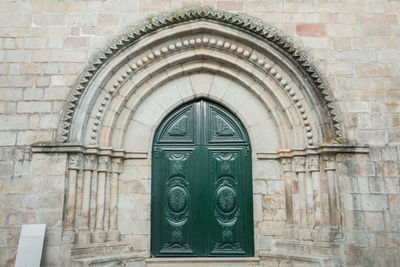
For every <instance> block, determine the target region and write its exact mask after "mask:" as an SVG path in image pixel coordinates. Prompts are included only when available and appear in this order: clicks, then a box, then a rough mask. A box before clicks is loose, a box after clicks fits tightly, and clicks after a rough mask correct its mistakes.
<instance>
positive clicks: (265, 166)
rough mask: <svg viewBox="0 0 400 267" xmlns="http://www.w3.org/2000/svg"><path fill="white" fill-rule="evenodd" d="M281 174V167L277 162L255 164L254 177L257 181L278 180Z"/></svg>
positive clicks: (257, 162) (263, 161)
mask: <svg viewBox="0 0 400 267" xmlns="http://www.w3.org/2000/svg"><path fill="white" fill-rule="evenodd" d="M279 174H280V165H279V162H278V161H276V160H257V161H255V162H254V163H253V176H254V177H255V178H257V179H260V178H266V179H276V178H277V177H279Z"/></svg>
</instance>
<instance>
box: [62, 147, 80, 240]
mask: <svg viewBox="0 0 400 267" xmlns="http://www.w3.org/2000/svg"><path fill="white" fill-rule="evenodd" d="M68 157H69V159H68V181H67V190H66V191H67V193H66V199H65V227H64V234H63V240H64V241H69V242H71V243H74V242H75V235H76V232H75V207H76V206H75V205H76V188H77V178H78V173H79V171H80V170H81V169H82V155H81V154H78V153H73V154H69V155H68Z"/></svg>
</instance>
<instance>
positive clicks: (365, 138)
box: [0, 0, 400, 266]
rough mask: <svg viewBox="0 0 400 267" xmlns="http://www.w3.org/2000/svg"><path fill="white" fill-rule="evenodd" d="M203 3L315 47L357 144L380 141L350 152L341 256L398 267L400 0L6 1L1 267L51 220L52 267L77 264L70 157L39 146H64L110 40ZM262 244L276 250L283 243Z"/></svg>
mask: <svg viewBox="0 0 400 267" xmlns="http://www.w3.org/2000/svg"><path fill="white" fill-rule="evenodd" d="M191 6H210V7H213V8H217V9H220V10H227V11H231V12H237V13H244V14H247V15H251V16H254V17H256V18H259V19H260V20H262V21H263V22H266V23H269V24H271V25H273V26H275V27H277V28H279V29H281V30H282V31H283V32H285V33H286V34H287V35H289V36H290V37H291V38H292V39H294V40H295V41H296V42H297V44H299V45H302V46H304V48H305V49H306V50H307V51H308V53H309V55H310V57H311V58H313V59H314V61H315V63H316V64H317V66H318V67H319V71H320V72H321V73H322V74H324V76H325V78H326V80H327V81H328V82H329V85H330V87H331V90H332V92H333V94H334V96H335V98H336V99H337V105H338V106H339V110H340V112H341V118H342V119H343V125H344V129H345V131H346V135H347V141H348V142H349V143H350V144H369V145H370V153H369V155H352V156H349V155H347V154H339V155H338V156H337V159H336V160H337V179H338V191H339V192H340V199H341V205H342V210H341V211H342V212H341V218H342V224H343V238H342V245H341V247H340V249H338V256H340V258H343V259H344V262H345V263H346V264H347V266H398V265H399V264H400V254H399V253H400V251H399V244H400V232H399V231H400V230H399V227H400V221H399V220H400V181H399V172H400V164H399V163H400V161H399V159H400V115H399V114H400V112H399V111H400V63H399V54H400V49H399V46H400V39H399V37H400V25H399V20H400V15H399V14H400V2H399V1H396V0H393V1H390V0H375V1H373V0H371V1H361V0H347V1H329V0H314V1H311V0H305V1H301V0H268V1H196V0H193V1H184V0H177V1H161V0H158V1H145V0H141V1H139V0H138V1H128V0H126V1H41V0H32V1H6V0H4V1H1V2H0V27H1V30H0V36H1V41H0V48H1V51H0V59H1V61H2V62H3V64H1V65H0V75H1V76H0V122H1V123H0V125H1V126H0V146H1V147H0V265H6V266H7V265H12V263H13V262H14V259H15V253H16V248H17V242H18V236H19V231H20V225H21V224H24V223H46V224H47V236H46V242H45V250H44V256H43V261H42V263H43V264H44V265H49V266H54V265H59V264H61V262H62V259H63V258H62V257H66V258H68V255H65V252H64V251H63V247H62V242H61V240H62V236H61V235H62V229H63V216H64V213H63V208H64V205H65V204H64V203H65V201H64V198H65V196H64V190H65V181H66V180H65V177H66V166H67V158H66V156H65V155H64V154H57V153H56V154H41V153H34V154H32V152H31V150H30V148H29V145H31V144H32V143H35V142H38V141H41V142H42V141H54V140H55V138H56V132H57V129H58V127H59V124H60V120H61V113H62V111H63V110H64V108H65V105H66V103H67V100H68V96H69V94H70V92H71V88H72V87H73V85H74V83H75V82H76V81H77V79H78V76H79V75H80V73H81V71H82V70H83V69H84V67H85V66H86V65H87V63H88V61H89V60H90V58H92V57H93V56H94V55H95V54H96V53H97V52H98V51H99V50H100V49H102V48H103V47H104V46H105V44H106V43H107V41H109V40H111V39H113V38H115V37H116V36H118V35H119V34H121V33H124V32H126V31H127V30H129V29H131V28H132V27H133V26H135V25H137V23H138V22H139V21H141V20H143V19H145V18H146V17H147V16H151V15H154V14H158V13H163V12H169V11H172V10H174V9H179V8H182V7H191ZM143 161H145V162H144V165H146V164H147V165H148V164H149V163H148V162H147V161H146V160H143ZM127 164H128V165H127V166H129V162H128V163H127ZM132 166H133V167H132V168H131V169H132V172H140V174H139V176H142V177H141V178H143V179H144V180H146V181H148V178H149V173H148V172H149V168H142V169H140V168H139V169H137V168H136V167H135V163H133V164H132ZM128 168H129V167H128ZM124 175H127V173H125V174H124ZM121 181H122V182H124V176H122V177H121ZM261 183H262V181H261ZM269 183H270V184H266V185H265V187H266V190H267V191H268V190H269V191H271V192H272V191H274V190H275V189H274V188H275V186H277V187H279V186H283V185H282V183H281V182H280V181H278V182H277V185H276V184H274V183H273V181H270V182H269ZM138 186H139V185H138ZM147 186H148V184H147ZM281 189H282V188H279V189H277V190H278V191H279V190H281ZM138 190H139V191H138V193H141V192H142V191H145V192H146V190H148V189H146V188H141V189H140V188H139V189H138ZM147 193H148V192H147ZM261 195H262V194H261V193H260V194H259V195H257V197H256V198H261ZM268 200H269V199H268V197H265V198H264V199H262V200H261V199H260V201H263V202H265V203H266V207H264V209H263V210H262V211H259V212H260V213H261V212H262V213H263V215H264V216H267V217H271V216H275V217H276V218H277V221H283V220H284V218H285V215H284V214H282V209H283V205H282V204H277V206H276V209H273V208H268V206H269V207H271V205H270V203H268ZM138 201H139V200H138ZM258 216H262V215H261V214H258ZM270 226H271V224H269V225H268V227H270ZM146 227H148V225H147V226H146V225H143V224H140V223H138V225H137V227H136V229H137V235H136V236H134V237H135V240H132V243H133V244H134V246H136V247H134V249H137V250H138V251H144V250H146V249H147V246H148V243H146V242H147V241H146V240H145V239H144V238H143V236H142V233H143V232H146V231H147V229H146ZM284 227H285V225H284V224H282V223H276V226H275V228H274V229H275V231H277V232H279V233H281V232H283V231H284V229H283V228H284ZM266 231H267V230H266ZM271 236H274V233H272V234H271ZM305 241H307V240H306V239H305ZM260 244H263V246H264V247H265V248H266V249H268V248H269V246H270V244H271V239H269V238H265V239H263V240H262V242H261V241H260ZM306 250H307V248H304V251H306ZM304 251H295V252H296V253H302V252H304Z"/></svg>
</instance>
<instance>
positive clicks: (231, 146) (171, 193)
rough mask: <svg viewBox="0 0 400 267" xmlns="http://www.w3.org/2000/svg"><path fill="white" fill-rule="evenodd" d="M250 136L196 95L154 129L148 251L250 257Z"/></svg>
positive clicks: (224, 112) (229, 116)
mask: <svg viewBox="0 0 400 267" xmlns="http://www.w3.org/2000/svg"><path fill="white" fill-rule="evenodd" d="M250 149H251V148H250V142H249V138H248V135H247V133H246V130H245V129H244V127H243V125H242V124H241V123H240V121H239V120H238V119H237V118H236V117H235V116H234V115H233V114H232V113H231V112H229V111H228V110H226V109H225V108H223V107H221V106H219V105H217V104H215V103H212V102H209V101H206V100H197V101H194V102H191V103H189V104H185V105H183V106H181V107H179V108H178V109H176V110H175V111H173V112H172V113H170V114H169V115H168V116H167V117H166V118H165V119H164V120H163V122H162V123H161V125H160V126H159V128H158V129H157V131H156V133H155V138H154V142H153V156H152V195H151V199H152V200H151V252H152V255H154V256H253V255H254V245H253V243H254V242H253V208H252V176H251V153H250Z"/></svg>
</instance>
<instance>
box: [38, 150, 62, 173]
mask: <svg viewBox="0 0 400 267" xmlns="http://www.w3.org/2000/svg"><path fill="white" fill-rule="evenodd" d="M66 164H67V158H66V155H60V156H58V155H55V154H46V158H42V159H36V158H33V160H32V167H33V174H34V175H48V176H49V175H65V172H66Z"/></svg>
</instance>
